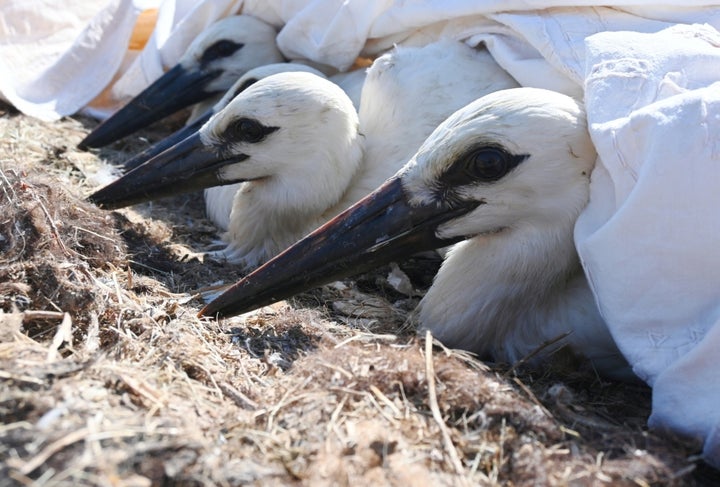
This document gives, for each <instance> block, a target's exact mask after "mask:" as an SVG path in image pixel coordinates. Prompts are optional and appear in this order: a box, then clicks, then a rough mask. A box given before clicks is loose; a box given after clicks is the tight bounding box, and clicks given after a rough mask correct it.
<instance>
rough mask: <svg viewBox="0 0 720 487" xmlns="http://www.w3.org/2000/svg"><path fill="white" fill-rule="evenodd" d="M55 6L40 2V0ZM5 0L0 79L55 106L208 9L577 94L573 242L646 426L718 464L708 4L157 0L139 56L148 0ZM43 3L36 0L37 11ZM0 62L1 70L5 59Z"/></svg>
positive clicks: (179, 44)
mask: <svg viewBox="0 0 720 487" xmlns="http://www.w3.org/2000/svg"><path fill="white" fill-rule="evenodd" d="M51 3H52V5H50V4H51ZM63 3H64V4H67V5H66V7H67V9H66V10H63V11H61V12H62V15H58V14H57V12H59V9H58V5H57V4H58V2H57V1H54V2H49V1H47V0H45V1H42V0H34V1H28V0H6V1H5V2H3V4H2V6H0V13H1V14H2V20H0V92H1V93H2V94H3V95H4V96H5V97H6V98H7V99H9V100H10V101H11V102H12V103H13V104H14V105H15V106H17V107H18V108H19V109H20V110H22V111H24V112H25V113H28V114H30V115H33V116H36V117H39V118H43V119H45V120H52V119H55V118H58V117H61V116H63V115H69V114H72V113H75V112H76V111H78V110H80V109H82V108H83V107H85V106H86V105H87V104H88V103H89V102H90V100H93V99H94V98H95V97H96V96H97V95H98V94H99V93H100V92H101V91H102V90H103V89H104V88H106V86H107V85H108V83H110V82H111V80H113V79H117V80H118V81H117V82H115V83H114V85H113V87H112V91H110V94H111V97H110V99H109V100H108V101H107V103H106V105H105V106H98V107H99V108H105V109H112V108H113V107H114V105H113V103H117V102H118V101H121V100H123V99H124V98H126V97H128V96H131V95H134V94H135V93H137V92H139V91H140V89H142V88H143V87H144V86H146V85H147V84H149V83H150V82H151V81H152V80H154V79H155V78H157V77H158V76H159V75H160V73H161V72H162V70H163V69H166V68H168V67H170V66H172V65H173V64H174V63H175V62H176V61H177V60H178V58H179V57H180V55H181V54H182V52H183V50H184V49H185V48H186V47H187V45H188V44H189V43H190V42H191V41H192V39H193V38H194V36H195V35H197V34H198V33H199V32H200V31H201V30H202V29H203V28H204V27H205V26H206V25H208V24H209V23H210V22H212V21H213V20H215V19H217V18H220V17H222V16H225V15H229V14H232V13H234V12H239V11H242V12H243V13H250V14H253V15H256V16H257V17H259V18H262V19H263V20H266V21H268V22H270V23H272V24H273V25H275V26H276V27H278V28H281V30H280V32H279V35H278V45H279V47H280V48H281V50H282V51H283V52H284V54H285V55H286V56H287V57H288V58H290V59H306V60H311V61H314V62H318V63H322V64H326V65H328V66H332V67H335V68H337V69H341V70H342V69H345V68H347V67H349V66H350V65H351V64H352V63H353V62H354V60H355V58H356V57H357V56H358V55H361V54H364V55H373V54H377V53H379V52H381V51H383V50H384V49H387V48H389V47H390V46H392V44H393V43H395V42H404V43H411V44H422V43H426V42H429V41H431V40H433V39H435V38H437V37H439V36H451V37H454V38H457V39H464V40H466V41H467V42H468V43H470V44H473V45H474V44H477V43H480V42H483V43H485V44H486V45H487V46H488V48H489V50H490V52H491V53H492V54H493V56H495V58H496V59H497V60H498V62H499V63H500V64H501V65H502V66H503V67H504V68H505V69H507V70H508V72H510V73H511V74H512V75H513V76H514V77H515V78H516V79H517V80H518V81H519V82H520V83H521V84H523V85H526V86H537V87H544V88H549V89H554V90H558V91H562V92H565V93H568V94H572V95H576V96H584V97H585V102H586V106H587V112H588V119H589V123H590V131H591V135H592V137H593V141H594V142H595V144H596V147H597V149H598V154H599V158H598V164H597V167H596V169H595V171H594V172H593V175H592V184H591V201H590V204H589V205H588V207H587V209H586V211H585V212H584V213H583V215H582V216H581V218H580V219H579V221H578V225H577V227H576V241H577V245H578V249H579V253H580V256H581V259H582V261H583V265H584V267H585V269H586V271H587V273H588V276H589V278H590V281H591V285H592V287H593V290H594V291H595V294H596V297H597V301H598V305H599V307H600V309H601V311H602V313H603V316H604V317H605V318H606V320H607V322H608V326H609V329H610V331H611V332H612V333H613V336H614V337H615V339H616V340H617V342H618V344H619V346H620V348H621V349H622V351H623V352H624V353H625V355H626V356H627V358H628V359H629V361H630V362H631V364H632V365H633V367H634V370H635V371H636V373H637V374H638V375H639V376H640V377H641V378H642V379H643V380H645V381H647V382H648V384H650V385H651V386H652V387H653V411H652V417H651V418H650V425H651V426H653V427H657V428H667V429H671V430H673V431H675V432H679V433H683V434H687V435H690V436H694V437H697V438H699V439H703V440H704V441H705V455H706V459H707V460H708V461H709V462H710V463H712V464H714V465H715V466H718V467H720V412H719V411H720V408H719V407H718V404H720V369H719V368H718V367H717V366H716V365H715V363H714V359H715V357H716V353H717V350H720V286H719V285H718V283H719V281H720V252H719V251H718V250H717V249H718V248H720V224H719V223H720V222H718V217H717V216H716V215H717V214H718V210H717V209H718V207H720V160H719V158H720V34H718V30H720V8H719V7H717V6H714V5H712V4H710V3H708V2H705V1H700V0H687V1H683V2H681V1H679V0H676V1H664V2H654V1H647V0H634V1H633V0H625V1H622V0H616V1H611V2H605V3H604V6H598V5H597V4H596V2H593V1H590V0H586V1H580V0H576V1H570V0H567V1H562V0H555V1H550V2H548V1H540V0H508V1H505V0H504V1H500V0H485V1H479V0H427V1H417V2H407V1H403V2H401V1H393V0H245V1H243V0H213V1H209V0H206V1H200V2H198V1H192V0H165V1H164V2H163V3H162V4H161V5H160V13H159V16H158V24H157V28H156V31H155V33H154V34H153V36H152V38H151V39H150V42H148V44H147V46H146V47H145V49H144V50H143V51H142V53H141V54H140V55H139V56H138V57H137V58H136V59H134V60H133V59H128V58H127V53H126V52H125V46H126V45H127V40H128V39H129V36H130V33H131V31H132V27H133V23H134V21H135V18H136V16H137V14H138V12H139V11H140V10H141V9H143V8H147V6H148V5H150V6H152V4H153V3H154V2H152V0H146V1H145V2H144V3H145V5H140V2H139V0H136V1H135V2H131V0H111V1H108V2H107V4H106V5H105V6H100V7H95V6H94V3H93V2H89V1H87V0H85V1H83V2H69V1H68V2H63ZM45 12H49V13H47V14H46V13H45ZM9 73H11V74H9Z"/></svg>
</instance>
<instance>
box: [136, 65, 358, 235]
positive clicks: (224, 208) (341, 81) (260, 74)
mask: <svg viewBox="0 0 720 487" xmlns="http://www.w3.org/2000/svg"><path fill="white" fill-rule="evenodd" d="M299 71H302V72H307V73H313V74H315V75H316V76H320V77H324V76H325V75H324V74H323V73H321V72H320V71H318V70H317V69H315V68H313V67H311V66H308V65H305V64H301V63H273V64H266V65H263V66H258V67H257V68H253V69H251V70H249V71H248V72H247V73H245V74H244V75H242V76H241V77H240V78H239V79H238V80H237V81H236V82H235V84H233V86H231V87H230V89H229V90H227V92H225V94H224V95H223V96H222V98H220V100H219V101H217V102H216V103H215V104H214V105H213V106H212V107H211V108H210V109H208V110H206V111H205V113H203V114H202V115H196V116H194V117H192V116H191V117H190V119H189V120H188V122H187V123H186V125H185V127H183V128H182V129H179V130H177V131H176V132H174V133H173V134H171V135H169V136H168V137H165V138H164V139H162V140H160V141H158V142H157V143H155V144H153V145H151V146H150V147H148V148H147V149H145V150H143V151H142V152H140V153H138V154H136V155H135V156H133V157H132V158H130V159H128V160H127V161H125V162H124V163H123V167H124V169H125V170H126V171H130V170H132V169H135V168H136V167H138V166H140V165H141V164H144V163H145V162H147V161H148V160H150V159H151V158H153V157H155V156H156V155H158V154H160V153H161V152H163V151H165V150H167V149H169V148H170V147H172V146H173V145H175V144H177V143H178V142H180V141H182V140H183V139H185V138H186V137H189V136H190V135H192V134H193V133H195V132H197V131H198V130H199V129H200V128H201V127H202V126H203V125H204V124H205V123H206V122H207V121H208V120H210V118H211V117H212V116H213V115H215V114H216V113H218V112H219V111H221V110H222V109H223V108H225V107H226V106H227V105H228V104H229V103H230V102H231V101H232V100H233V99H234V98H235V97H236V96H237V95H239V94H240V93H242V92H243V91H244V90H245V89H246V88H248V87H249V86H251V85H253V84H255V83H257V82H258V81H259V80H261V79H264V78H267V77H268V76H271V75H273V74H278V73H284V72H299ZM364 79H365V70H357V71H353V72H348V73H341V74H340V75H334V76H332V77H331V80H332V81H333V82H334V83H336V84H338V85H339V86H340V87H341V88H342V89H343V91H345V92H346V94H347V95H348V96H349V97H350V99H351V101H352V102H353V106H355V107H357V106H359V104H360V94H361V89H362V81H363V80H364ZM198 105H200V104H198ZM198 105H196V106H198ZM242 184H243V183H235V184H229V185H224V186H213V187H211V188H206V189H205V193H204V195H205V208H206V213H207V216H208V218H209V219H210V220H211V221H212V222H213V223H214V224H215V225H216V226H217V227H218V228H219V229H220V230H222V231H226V230H227V229H228V226H229V224H230V212H231V211H232V207H233V200H234V197H235V193H237V191H238V189H240V186H241V185H242Z"/></svg>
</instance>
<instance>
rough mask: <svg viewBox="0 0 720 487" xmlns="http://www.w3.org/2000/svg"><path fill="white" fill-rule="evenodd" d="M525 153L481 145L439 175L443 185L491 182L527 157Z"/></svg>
mask: <svg viewBox="0 0 720 487" xmlns="http://www.w3.org/2000/svg"><path fill="white" fill-rule="evenodd" d="M527 157H528V156H527V155H526V154H521V155H514V154H511V153H509V152H507V151H506V150H504V149H502V148H500V147H488V146H482V147H480V148H476V149H473V150H471V151H468V152H467V153H466V154H465V155H463V156H462V157H460V158H458V160H457V161H456V162H455V163H454V164H453V165H452V166H450V168H449V169H448V170H447V171H446V172H445V174H443V175H442V176H441V177H440V182H442V183H443V186H444V187H447V188H451V187H456V186H462V185H465V184H470V183H473V182H475V183H491V182H493V181H497V180H499V179H501V178H502V177H503V176H505V175H506V174H507V173H509V172H510V171H511V170H512V169H513V168H514V167H515V166H517V165H518V164H520V163H521V162H522V161H524V160H525V159H527Z"/></svg>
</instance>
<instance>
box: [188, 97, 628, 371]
mask: <svg viewBox="0 0 720 487" xmlns="http://www.w3.org/2000/svg"><path fill="white" fill-rule="evenodd" d="M595 159H596V153H595V150H594V147H593V144H592V142H591V140H590V136H589V134H588V132H587V127H586V121H585V114H584V111H583V108H582V105H581V104H580V103H579V102H577V101H576V100H574V99H572V98H570V97H568V96H565V95H562V94H559V93H556V92H551V91H546V90H540V89H533V88H518V89H511V90H504V91H499V92H496V93H492V94H489V95H487V96H485V97H484V98H481V99H480V100H477V101H476V102H473V103H471V104H469V105H467V106H466V107H464V108H462V109H461V110H459V111H457V112H456V113H455V114H453V115H452V116H451V117H449V118H448V119H447V120H446V121H445V122H443V123H442V124H441V125H440V126H439V127H437V129H436V130H435V131H434V132H433V133H432V134H431V135H430V137H428V139H427V140H426V141H425V142H424V143H423V144H422V146H421V147H420V148H419V150H418V151H417V153H416V154H415V155H414V156H413V157H412V158H411V159H410V160H409V162H408V163H407V165H406V166H405V167H404V168H403V169H402V170H401V171H399V172H398V173H397V175H396V176H394V177H393V178H391V179H390V180H388V181H387V182H386V183H385V184H384V185H383V186H382V187H380V188H379V189H378V190H377V191H376V192H374V193H373V194H371V195H370V196H368V197H367V198H365V199H363V200H362V201H360V202H358V203H357V204H356V205H354V206H353V207H351V208H350V209H348V210H347V211H346V212H344V213H342V214H340V215H339V216H338V217H337V218H335V219H333V220H332V221H330V222H329V223H327V224H326V225H324V226H322V227H321V228H319V229H318V230H316V231H315V232H313V233H312V234H310V235H309V236H308V237H306V238H304V239H302V240H301V241H299V242H298V243H296V244H295V245H293V246H292V247H290V248H289V249H287V250H286V251H285V252H283V253H282V254H280V255H279V256H277V257H276V258H274V259H272V260H271V261H269V262H268V263H266V264H265V265H263V266H262V267H260V268H259V269H257V270H256V271H254V272H253V273H251V274H249V275H248V276H247V277H245V278H244V279H243V280H241V281H240V282H238V283H237V284H235V285H234V286H233V287H232V288H230V289H229V290H228V291H226V292H225V293H224V294H223V295H221V296H220V297H219V298H218V299H216V300H215V301H213V302H211V303H210V304H209V305H208V306H206V308H205V309H204V310H203V311H202V312H201V314H202V315H208V316H213V315H220V316H229V315H233V314H238V313H242V312H246V311H249V310H251V309H254V308H257V307H260V306H263V305H266V304H269V303H271V302H274V301H277V300H280V299H284V298H286V297H288V296H291V295H292V294H294V293H297V292H299V291H302V290H305V289H308V288H311V287H314V286H317V285H320V284H323V283H325V282H331V281H333V280H336V279H338V278H341V277H346V276H349V275H352V274H354V273H357V272H360V271H364V270H368V269H370V268H372V267H374V266H377V265H381V264H383V263H386V262H388V261H391V260H395V259H396V258H397V257H398V256H403V255H410V254H412V253H413V252H416V251H421V250H429V249H431V248H437V247H439V246H445V245H448V244H450V243H453V242H459V241H460V242H461V243H457V244H456V245H455V246H454V247H453V248H452V250H451V251H450V252H449V254H448V255H447V257H446V259H445V261H444V262H443V265H442V267H441V269H440V271H439V273H438V274H437V276H436V278H435V280H434V282H433V285H432V286H431V288H430V289H429V291H428V292H427V294H426V295H425V296H424V298H423V299H422V301H421V303H420V305H419V308H418V310H417V319H418V321H419V326H420V329H421V330H430V331H431V332H432V334H433V336H434V337H436V338H438V339H440V340H441V341H442V342H443V343H445V344H446V345H447V346H449V347H454V348H462V349H466V350H470V351H472V352H476V353H478V354H480V355H483V356H485V355H490V356H492V357H493V358H495V359H496V360H502V361H507V362H517V361H518V360H520V359H522V358H523V357H527V356H530V355H531V354H532V353H533V352H534V351H536V350H538V349H540V348H541V346H542V345H543V344H544V343H546V342H549V341H552V340H553V339H555V338H558V337H561V336H563V335H564V334H566V333H568V335H567V336H565V337H564V338H563V339H562V343H565V344H567V345H568V346H569V348H570V349H571V350H572V351H573V352H575V353H576V354H578V355H581V356H584V357H586V358H588V359H589V360H590V361H591V362H592V364H593V365H594V366H595V367H596V369H597V371H598V372H600V373H602V374H604V375H606V376H610V377H620V378H630V377H632V373H631V371H630V369H629V367H628V366H627V363H626V362H625V360H624V358H623V357H622V355H621V354H620V352H619V351H618V349H617V347H616V345H615V343H614V341H613V339H612V337H611V335H610V333H609V331H608V329H607V326H606V325H605V323H604V321H603V319H602V317H601V316H600V313H599V311H598V309H597V306H596V304H595V300H594V298H593V294H592V292H591V290H590V287H589V285H588V281H587V279H586V277H585V275H584V273H583V270H582V267H581V265H580V261H579V259H578V255H577V253H576V250H575V246H574V241H573V228H574V224H575V221H576V219H577V217H578V215H579V214H580V212H581V211H582V209H583V208H584V207H585V205H586V204H587V202H588V197H589V181H590V172H591V171H592V169H593V166H594V163H595ZM551 349H554V347H551ZM547 352H548V350H544V351H543V352H542V353H540V354H538V355H537V357H535V359H534V362H535V363H537V362H538V361H540V360H542V359H543V358H547V357H546V355H547Z"/></svg>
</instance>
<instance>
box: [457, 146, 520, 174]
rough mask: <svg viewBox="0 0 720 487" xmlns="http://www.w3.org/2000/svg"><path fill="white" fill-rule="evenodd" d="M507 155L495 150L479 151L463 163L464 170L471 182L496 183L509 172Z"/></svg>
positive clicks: (509, 166)
mask: <svg viewBox="0 0 720 487" xmlns="http://www.w3.org/2000/svg"><path fill="white" fill-rule="evenodd" d="M508 156H509V154H508V153H507V152H505V151H502V150H500V149H496V148H486V149H480V150H477V151H475V152H473V153H471V154H470V155H469V156H468V157H467V159H466V161H465V170H466V171H467V174H468V176H469V177H470V179H471V180H475V181H488V182H490V181H497V180H498V179H500V178H501V177H503V176H504V175H505V174H507V173H508V171H510V169H511V168H512V167H511V165H510V160H509V159H510V158H509V157H508Z"/></svg>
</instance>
